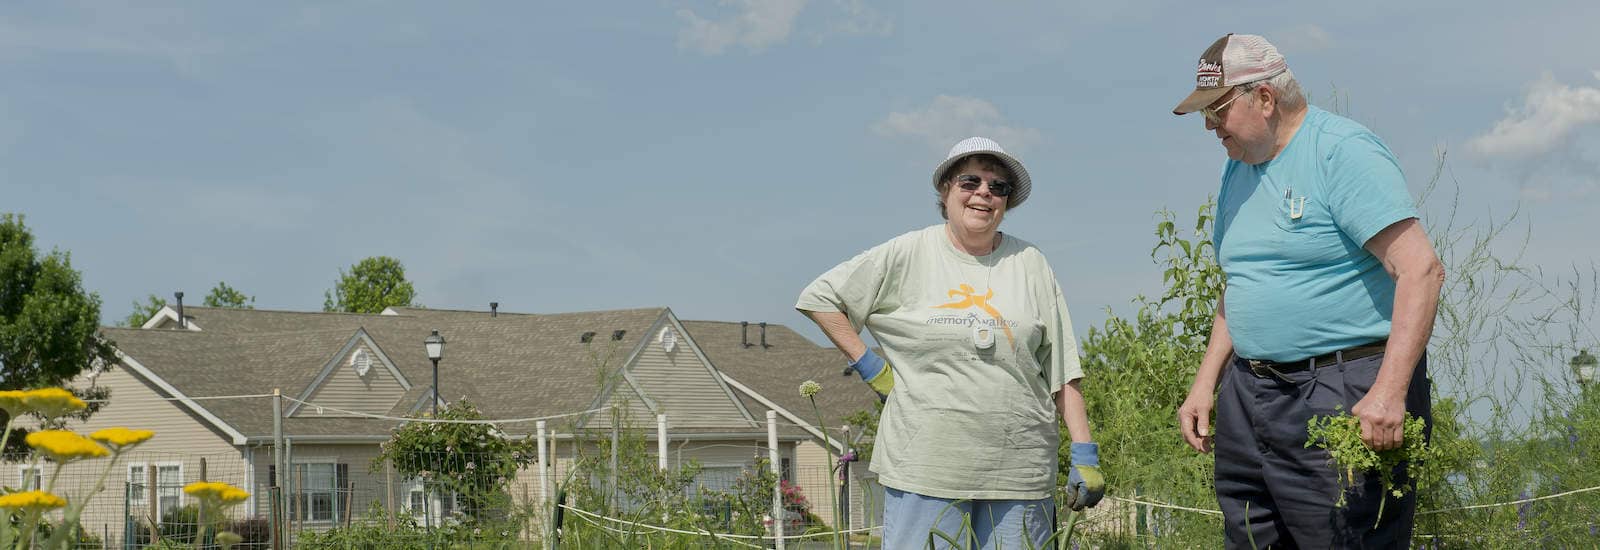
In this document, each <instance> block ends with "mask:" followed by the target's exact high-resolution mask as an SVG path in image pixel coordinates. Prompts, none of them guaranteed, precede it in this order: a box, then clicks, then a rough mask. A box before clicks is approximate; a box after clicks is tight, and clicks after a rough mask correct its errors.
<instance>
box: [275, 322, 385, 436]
mask: <svg viewBox="0 0 1600 550" xmlns="http://www.w3.org/2000/svg"><path fill="white" fill-rule="evenodd" d="M361 353H367V354H370V357H369V360H370V361H371V365H370V369H372V370H369V371H368V373H367V375H358V374H355V373H354V372H348V369H347V367H352V360H353V359H354V356H356V355H357V354H361ZM380 368H381V369H382V371H378V370H377V369H380ZM384 374H386V375H387V376H383V375H384ZM336 375H338V376H336ZM352 376H354V377H356V378H358V379H363V380H370V381H371V382H370V384H369V386H370V385H377V386H380V387H379V388H376V390H377V391H375V392H371V393H380V394H394V393H398V394H401V395H397V396H393V397H389V398H387V399H383V398H380V399H383V401H385V403H384V404H383V405H382V406H381V407H358V410H359V409H360V408H370V409H372V410H368V411H360V412H370V413H382V412H386V411H388V410H390V409H392V408H394V406H395V404H396V402H397V401H398V400H399V399H400V397H402V396H403V395H404V394H405V392H408V391H410V390H411V381H410V380H407V379H406V377H405V375H404V374H401V373H400V369H399V368H397V367H395V365H394V361H392V360H390V359H389V355H388V354H387V353H384V352H383V348H381V347H379V346H378V343H377V342H375V341H373V340H372V336H371V335H370V334H368V333H367V329H366V328H365V327H362V328H357V329H356V333H355V334H353V335H351V336H350V339H349V340H348V341H346V342H345V344H344V347H342V348H340V349H339V351H338V352H337V353H334V354H333V357H332V358H330V359H328V362H327V363H325V364H324V365H323V366H322V370H321V371H320V372H318V373H317V376H316V378H315V379H313V380H312V381H311V383H310V384H308V385H307V386H306V387H305V389H303V390H301V391H300V393H299V395H297V396H296V401H295V402H294V403H293V405H291V406H290V407H289V410H287V411H285V414H286V415H288V416H297V415H299V414H300V412H301V409H303V408H304V404H305V403H306V402H310V401H314V400H315V401H322V400H321V399H318V397H320V396H319V393H321V392H322V390H324V389H325V388H327V387H328V385H329V383H330V382H332V381H334V380H350V379H352ZM381 386H388V387H387V388H385V387H381ZM368 389H369V390H373V389H374V388H370V387H369V388H368ZM385 389H387V390H389V391H383V390H385ZM396 389H398V391H394V390H396ZM329 405H331V406H340V405H344V403H329Z"/></svg>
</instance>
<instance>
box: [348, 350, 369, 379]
mask: <svg viewBox="0 0 1600 550" xmlns="http://www.w3.org/2000/svg"><path fill="white" fill-rule="evenodd" d="M350 366H352V367H355V369H356V376H366V375H367V372H368V371H370V370H372V355H370V354H368V353H367V350H360V351H357V352H356V354H355V355H353V356H351V357H350Z"/></svg>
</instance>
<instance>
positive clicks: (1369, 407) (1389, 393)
mask: <svg viewBox="0 0 1600 550" xmlns="http://www.w3.org/2000/svg"><path fill="white" fill-rule="evenodd" d="M1350 414H1352V415H1355V417H1356V418H1359V419H1361V441H1362V442H1363V443H1366V444H1367V446H1368V447H1371V448H1372V450H1374V451H1387V450H1389V449H1393V448H1396V447H1399V446H1400V443H1401V440H1402V439H1404V436H1405V420H1406V389H1405V388H1400V389H1399V391H1395V390H1394V389H1393V388H1391V387H1386V386H1383V385H1381V384H1377V385H1373V387H1372V390H1371V391H1368V392H1367V396H1366V397H1363V398H1361V401H1360V402H1358V403H1356V406H1355V407H1353V408H1351V409H1350Z"/></svg>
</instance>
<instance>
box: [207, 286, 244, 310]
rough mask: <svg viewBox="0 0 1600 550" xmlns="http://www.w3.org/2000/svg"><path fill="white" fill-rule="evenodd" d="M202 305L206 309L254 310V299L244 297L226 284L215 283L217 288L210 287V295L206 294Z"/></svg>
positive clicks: (237, 290)
mask: <svg viewBox="0 0 1600 550" xmlns="http://www.w3.org/2000/svg"><path fill="white" fill-rule="evenodd" d="M202 303H204V304H205V306H206V307H222V308H232V309H255V308H256V305H255V304H256V297H255V296H245V295H244V293H243V292H239V289H236V288H233V287H231V286H228V283H226V282H223V281H217V286H214V287H211V293H210V294H206V299H205V301H204V302H202Z"/></svg>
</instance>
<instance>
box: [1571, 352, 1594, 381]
mask: <svg viewBox="0 0 1600 550" xmlns="http://www.w3.org/2000/svg"><path fill="white" fill-rule="evenodd" d="M1571 365H1572V376H1573V377H1575V378H1577V379H1578V387H1580V388H1583V389H1588V388H1589V384H1590V383H1592V382H1594V374H1595V373H1594V371H1595V366H1596V365H1600V359H1596V358H1595V356H1593V355H1589V350H1583V351H1580V352H1578V354H1577V355H1574V356H1572V363H1571Z"/></svg>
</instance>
